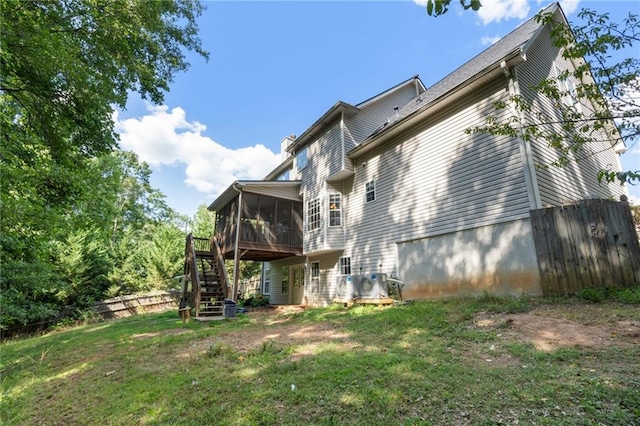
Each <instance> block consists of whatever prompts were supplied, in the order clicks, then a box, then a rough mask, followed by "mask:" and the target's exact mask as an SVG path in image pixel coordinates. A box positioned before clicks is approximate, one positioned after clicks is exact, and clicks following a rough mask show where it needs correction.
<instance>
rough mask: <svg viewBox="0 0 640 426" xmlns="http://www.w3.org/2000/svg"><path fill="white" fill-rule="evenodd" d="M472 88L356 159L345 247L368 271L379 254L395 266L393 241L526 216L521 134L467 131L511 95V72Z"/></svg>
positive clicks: (385, 264) (385, 265)
mask: <svg viewBox="0 0 640 426" xmlns="http://www.w3.org/2000/svg"><path fill="white" fill-rule="evenodd" d="M473 95H474V96H468V97H467V98H466V102H460V103H458V104H457V105H456V106H455V107H453V108H448V109H446V110H443V111H439V112H438V113H436V114H432V116H430V117H429V118H426V119H425V120H424V121H423V122H422V123H421V124H420V125H419V126H417V127H416V128H415V129H414V130H413V131H412V132H411V133H405V134H402V135H399V136H398V137H397V139H396V140H395V143H393V142H389V143H388V145H387V146H386V147H382V148H379V149H378V150H376V151H374V152H372V153H371V154H369V155H367V156H366V157H365V158H361V159H359V160H358V162H357V164H356V166H357V172H356V175H355V178H354V182H353V185H351V188H353V191H352V192H350V193H349V194H348V202H346V203H345V204H346V205H348V209H347V210H348V211H347V212H346V216H347V220H346V222H345V227H346V230H347V231H346V235H345V241H346V243H345V251H349V252H350V253H351V258H352V260H353V261H354V263H355V264H356V265H359V264H360V263H361V262H362V263H363V271H362V272H363V273H365V274H368V273H373V272H379V271H380V267H379V266H378V264H379V262H380V261H382V272H384V273H391V272H394V270H395V264H396V248H395V242H396V241H406V240H412V239H419V238H424V237H429V236H433V235H438V234H443V233H448V232H455V231H459V230H463V229H471V228H474V227H480V226H483V225H486V224H492V223H499V222H504V221H508V220H513V219H516V218H522V217H527V216H528V214H529V200H528V195H527V189H526V184H525V179H524V171H523V166H522V157H521V155H520V149H519V145H518V141H517V140H515V139H511V138H508V137H494V136H490V135H480V134H477V135H468V134H466V133H465V130H466V129H467V128H469V127H473V126H474V125H480V124H483V123H484V117H486V116H487V115H488V114H490V113H492V112H494V107H493V102H494V101H495V100H497V99H500V98H502V99H504V98H505V97H506V96H507V90H506V79H505V78H504V77H502V76H501V78H497V79H495V80H493V81H491V82H488V83H486V84H485V85H484V86H483V88H482V89H481V90H477V91H475V92H474V93H473ZM363 162H366V167H362V163H363ZM372 180H376V182H377V185H376V186H377V187H376V202H375V203H371V204H367V205H366V206H365V205H364V203H363V202H362V200H364V199H365V183H367V182H371V181H372ZM345 195H346V194H345ZM347 203H348V204H347ZM400 272H401V271H400Z"/></svg>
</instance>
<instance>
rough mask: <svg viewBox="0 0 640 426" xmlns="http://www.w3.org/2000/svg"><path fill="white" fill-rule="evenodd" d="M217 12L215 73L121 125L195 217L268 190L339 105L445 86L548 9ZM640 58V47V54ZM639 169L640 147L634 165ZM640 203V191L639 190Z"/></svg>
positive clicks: (629, 5)
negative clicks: (266, 180) (254, 185)
mask: <svg viewBox="0 0 640 426" xmlns="http://www.w3.org/2000/svg"><path fill="white" fill-rule="evenodd" d="M421 1H422V2H424V3H426V0H417V1H416V2H413V1H408V0H407V1H398V2H382V1H376V2H362V1H350V2H338V1H334V2H331V1H324V2H304V1H295V2H294V1H289V2H287V1H285V2H242V1H240V2H238V1H236V2H214V1H208V2H205V5H206V6H207V11H206V12H205V13H204V15H203V16H201V17H200V19H199V21H198V22H199V25H200V36H201V38H202V41H203V45H204V47H205V49H207V50H208V51H209V52H210V55H211V58H210V60H209V62H206V61H205V60H204V59H202V58H200V57H198V56H195V55H189V56H188V57H189V61H190V62H191V67H190V69H189V70H188V71H187V72H185V73H182V74H179V75H177V76H176V79H175V81H174V82H173V83H172V84H171V91H170V92H169V93H167V94H166V96H165V102H164V104H163V105H159V106H150V105H147V104H146V103H144V102H142V101H141V100H140V99H137V98H132V99H131V100H130V102H129V103H128V106H127V109H126V110H125V111H118V113H117V115H116V118H115V119H116V129H117V131H118V132H119V133H120V137H121V146H122V147H123V148H124V149H130V150H133V151H135V152H136V153H137V154H138V155H139V157H140V159H141V160H142V161H146V162H147V163H149V164H150V165H151V167H152V169H153V174H152V178H151V183H152V185H153V186H154V187H156V188H158V189H160V190H161V191H162V192H163V193H164V194H166V196H167V201H168V203H169V205H170V206H171V207H173V208H174V209H176V210H177V211H179V212H181V213H183V214H186V215H189V216H192V215H193V214H194V213H195V211H196V209H197V207H198V205H199V204H203V203H204V204H207V205H208V204H209V203H211V202H212V201H213V200H214V199H215V197H216V196H217V195H218V194H219V193H220V192H222V191H223V190H224V189H225V188H226V187H227V186H228V185H229V184H231V183H232V182H233V181H234V180H235V179H260V178H262V177H264V175H266V174H267V173H268V172H269V171H271V169H273V167H275V166H276V165H277V164H278V163H279V160H280V156H279V151H280V141H281V140H282V138H283V137H285V136H287V135H290V134H297V135H299V134H301V133H302V132H303V131H304V130H305V129H306V128H307V127H308V126H309V125H311V124H312V123H313V122H314V121H315V120H316V119H317V118H318V117H319V116H321V115H322V114H323V113H324V112H325V111H326V110H327V109H328V108H329V107H331V106H332V105H333V104H334V103H335V102H337V101H338V100H342V101H345V102H348V103H352V104H356V103H359V102H361V101H364V100H365V99H368V98H369V97H371V96H373V95H376V94H377V93H379V92H381V91H383V90H386V89H388V88H389V87H392V86H394V85H395V84H397V83H399V82H401V81H404V80H406V79H407V78H409V77H411V76H413V75H415V74H419V75H420V78H421V80H422V81H423V82H424V83H425V85H426V86H427V87H429V86H431V85H432V84H434V83H436V82H437V81H438V80H440V79H441V78H443V77H444V76H446V75H447V74H448V73H449V72H451V71H453V70H454V69H456V68H457V67H459V66H460V65H462V64H463V63H464V62H466V61H467V60H469V59H471V58H472V57H473V56H475V55H476V54H478V53H479V52H481V51H482V50H484V49H486V48H487V47H488V46H489V45H490V44H491V43H492V42H494V41H495V40H496V39H497V38H499V37H502V36H504V35H506V34H507V33H509V32H510V31H511V30H513V29H514V28H515V27H516V26H518V25H519V24H520V23H522V22H523V21H524V20H526V19H528V18H530V17H531V16H533V15H534V14H535V13H536V12H537V11H538V10H539V9H540V8H542V7H544V6H546V5H548V4H549V3H548V2H537V1H525V0H511V1H505V0H483V8H481V10H480V12H479V13H474V12H471V11H467V12H462V11H460V10H458V9H457V8H455V7H454V8H453V9H452V11H451V12H450V13H448V14H447V15H444V16H440V17H438V18H433V17H430V16H428V15H427V14H426V11H425V7H424V6H422V5H420V4H419V3H420V2H421ZM561 4H562V6H563V9H564V10H565V13H566V14H567V16H568V18H569V20H570V21H573V20H577V19H578V18H577V16H576V14H577V11H579V10H580V9H581V8H582V7H588V8H591V9H595V10H597V11H608V12H610V13H611V14H612V16H614V17H615V16H622V15H626V14H627V13H628V12H629V11H633V12H634V13H640V2H633V1H579V0H573V1H566V2H561ZM635 49H636V50H635V52H636V53H637V52H638V50H637V49H638V47H637V46H636V47H635ZM622 160H623V167H625V168H626V169H631V168H634V169H637V168H638V164H640V147H639V146H633V147H631V148H630V149H629V151H628V152H627V153H626V154H624V155H623V157H622ZM629 192H630V195H631V198H632V200H634V201H635V204H639V203H640V189H639V188H637V187H631V188H629Z"/></svg>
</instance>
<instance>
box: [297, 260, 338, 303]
mask: <svg viewBox="0 0 640 426" xmlns="http://www.w3.org/2000/svg"><path fill="white" fill-rule="evenodd" d="M340 256H341V254H340V253H339V252H330V253H325V254H321V255H315V256H313V257H311V258H310V259H309V273H308V274H307V277H306V283H305V291H304V301H305V303H306V304H307V305H309V306H328V305H330V304H331V303H332V302H333V298H334V297H335V295H336V283H337V279H338V276H339V275H340V274H339V272H340V271H339V270H338V269H339V268H338V264H339V258H340ZM314 263H316V264H317V265H318V278H315V279H312V278H311V273H312V270H313V264H314ZM312 285H314V286H315V287H314V288H313V289H311V288H310V286H312ZM312 290H313V291H312Z"/></svg>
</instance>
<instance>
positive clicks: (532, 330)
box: [474, 305, 640, 351]
mask: <svg viewBox="0 0 640 426" xmlns="http://www.w3.org/2000/svg"><path fill="white" fill-rule="evenodd" d="M474 326H476V327H481V328H496V329H501V330H502V331H501V337H504V338H505V339H508V340H517V341H527V342H531V343H533V344H534V345H535V347H536V348H537V349H539V350H542V351H552V350H555V349H557V348H560V347H574V346H577V347H601V346H619V347H628V346H633V345H638V344H640V320H635V319H629V318H621V317H619V316H618V315H615V314H613V315H604V314H603V310H602V308H599V307H589V306H584V305H577V306H562V307H561V308H557V307H541V308H537V309H534V310H532V311H531V312H527V313H522V314H490V313H486V312H481V313H478V314H476V316H475V318H474Z"/></svg>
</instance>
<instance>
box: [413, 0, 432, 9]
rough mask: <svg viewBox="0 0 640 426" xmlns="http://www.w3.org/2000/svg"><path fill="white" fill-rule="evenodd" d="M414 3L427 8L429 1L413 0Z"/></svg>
mask: <svg viewBox="0 0 640 426" xmlns="http://www.w3.org/2000/svg"><path fill="white" fill-rule="evenodd" d="M413 2H414V3H415V4H417V5H418V6H422V7H427V3H428V2H429V0H413Z"/></svg>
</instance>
